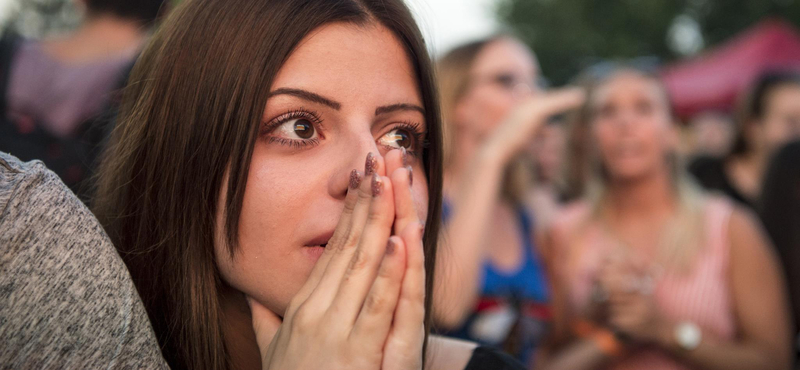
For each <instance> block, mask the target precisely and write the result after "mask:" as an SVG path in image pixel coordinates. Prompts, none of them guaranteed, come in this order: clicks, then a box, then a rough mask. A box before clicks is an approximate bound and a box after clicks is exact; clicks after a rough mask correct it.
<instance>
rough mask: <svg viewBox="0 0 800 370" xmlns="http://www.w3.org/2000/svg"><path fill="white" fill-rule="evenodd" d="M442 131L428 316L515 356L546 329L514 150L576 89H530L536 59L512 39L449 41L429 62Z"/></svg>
mask: <svg viewBox="0 0 800 370" xmlns="http://www.w3.org/2000/svg"><path fill="white" fill-rule="evenodd" d="M437 69H438V76H439V82H440V91H441V99H442V104H443V114H444V127H445V128H444V132H445V173H444V176H445V177H444V179H445V182H444V194H445V201H444V208H443V213H444V221H445V228H446V230H445V231H444V233H443V234H442V235H443V237H442V239H441V243H442V244H443V245H444V246H443V247H442V249H441V250H440V255H439V257H437V269H438V271H440V272H441V275H439V277H437V282H436V284H435V285H434V320H435V322H436V324H437V326H438V327H439V328H440V329H441V330H442V332H444V333H446V334H449V335H453V336H456V337H461V338H466V339H471V340H475V341H478V342H480V343H482V344H485V345H491V346H496V347H501V348H503V349H504V350H506V351H508V352H509V353H511V354H513V355H515V356H516V357H517V358H518V359H520V360H522V361H528V360H529V358H530V357H531V356H530V355H531V353H532V349H533V348H534V346H535V345H536V344H537V343H538V341H539V338H541V337H543V336H544V333H545V332H546V323H547V322H548V321H549V309H548V306H547V301H548V292H547V284H546V281H545V279H544V272H543V270H542V265H541V263H540V258H539V252H538V251H537V250H536V243H535V242H534V235H533V223H534V222H533V219H532V218H531V216H530V215H529V213H528V212H527V211H526V210H525V207H524V206H523V205H522V204H523V201H524V196H525V193H526V191H527V189H528V187H529V184H528V183H527V180H528V179H529V177H530V175H529V174H528V173H527V172H525V171H523V170H521V169H522V168H524V167H525V166H524V165H522V164H521V162H519V161H517V160H515V157H516V156H517V155H518V154H519V153H520V152H521V151H522V150H523V149H524V148H525V147H526V146H527V145H528V143H529V142H530V141H531V140H533V137H534V135H535V133H536V132H537V131H538V128H539V127H541V126H542V124H543V123H544V122H545V121H546V120H547V119H548V117H550V116H552V115H553V114H556V113H558V112H561V111H563V110H565V109H568V108H570V107H575V106H578V105H579V104H580V103H581V101H582V98H583V94H582V92H581V91H564V92H559V93H555V94H548V95H539V94H535V92H536V91H537V87H536V85H537V79H538V75H539V69H538V64H537V62H536V59H535V57H534V56H533V54H532V53H531V51H530V50H529V49H528V48H527V47H525V46H524V45H523V44H522V43H520V42H519V41H518V40H516V39H514V38H511V37H507V36H497V37H493V38H489V39H485V40H481V41H477V42H473V43H470V44H467V45H463V46H461V47H458V48H456V49H454V50H452V51H451V52H449V53H448V54H447V55H445V56H444V57H443V58H442V59H441V60H440V61H439V63H438V66H437Z"/></svg>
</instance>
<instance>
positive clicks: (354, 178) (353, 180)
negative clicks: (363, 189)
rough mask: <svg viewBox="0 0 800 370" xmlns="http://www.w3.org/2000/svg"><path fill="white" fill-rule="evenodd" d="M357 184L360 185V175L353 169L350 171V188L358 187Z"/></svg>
mask: <svg viewBox="0 0 800 370" xmlns="http://www.w3.org/2000/svg"><path fill="white" fill-rule="evenodd" d="M359 185H361V175H360V174H359V173H358V171H356V170H353V171H351V172H350V189H358V186H359Z"/></svg>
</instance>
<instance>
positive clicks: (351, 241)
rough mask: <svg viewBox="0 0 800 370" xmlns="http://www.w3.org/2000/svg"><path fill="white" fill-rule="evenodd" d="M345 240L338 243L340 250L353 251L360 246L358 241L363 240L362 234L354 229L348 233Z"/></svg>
mask: <svg viewBox="0 0 800 370" xmlns="http://www.w3.org/2000/svg"><path fill="white" fill-rule="evenodd" d="M343 239H344V241H343V242H341V243H337V246H336V247H337V248H338V249H340V250H343V249H352V248H355V247H356V246H357V245H358V241H359V240H360V239H361V233H360V232H359V231H358V230H356V229H355V228H352V229H351V230H349V231H348V232H347V236H345V237H344V238H343Z"/></svg>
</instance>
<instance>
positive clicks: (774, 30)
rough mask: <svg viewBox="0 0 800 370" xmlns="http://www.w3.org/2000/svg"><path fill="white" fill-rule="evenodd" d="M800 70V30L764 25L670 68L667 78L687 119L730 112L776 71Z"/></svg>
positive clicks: (777, 24) (776, 23) (666, 70)
mask: <svg viewBox="0 0 800 370" xmlns="http://www.w3.org/2000/svg"><path fill="white" fill-rule="evenodd" d="M778 68H783V69H787V68H791V69H796V70H800V32H798V31H797V29H795V28H794V27H793V26H792V25H790V24H788V23H786V22H784V21H782V20H777V19H771V20H767V21H764V22H762V23H760V24H758V25H756V26H754V27H752V28H750V29H749V30H747V31H744V32H742V33H741V34H739V35H738V36H736V37H734V38H733V39H731V40H729V41H726V42H725V43H724V44H722V45H720V46H719V47H717V48H715V49H713V50H711V51H708V52H706V53H704V54H703V55H701V56H700V57H698V58H694V59H691V60H687V61H683V62H678V63H676V64H674V65H670V66H667V67H665V68H664V69H663V71H662V77H663V79H664V82H665V83H666V85H667V90H669V93H670V95H671V97H672V100H673V103H674V104H675V109H676V110H677V112H678V115H679V116H681V117H682V118H689V117H691V116H692V115H694V114H696V113H700V112H702V111H705V110H721V111H730V110H731V108H732V107H733V106H734V104H735V102H736V99H737V97H738V96H739V94H740V93H741V92H742V91H745V90H746V89H747V87H748V86H749V85H750V84H751V83H752V82H753V81H754V80H755V79H756V78H757V77H758V76H759V74H761V73H762V72H764V71H766V70H770V69H778Z"/></svg>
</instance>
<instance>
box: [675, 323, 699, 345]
mask: <svg viewBox="0 0 800 370" xmlns="http://www.w3.org/2000/svg"><path fill="white" fill-rule="evenodd" d="M674 335H675V341H676V342H677V343H678V346H679V347H681V349H683V350H686V351H691V350H694V349H695V348H697V346H699V345H700V341H702V340H703V333H702V332H701V331H700V327H698V326H697V324H695V323H693V322H690V321H685V322H682V323H680V324H678V325H677V326H675V333H674Z"/></svg>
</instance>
